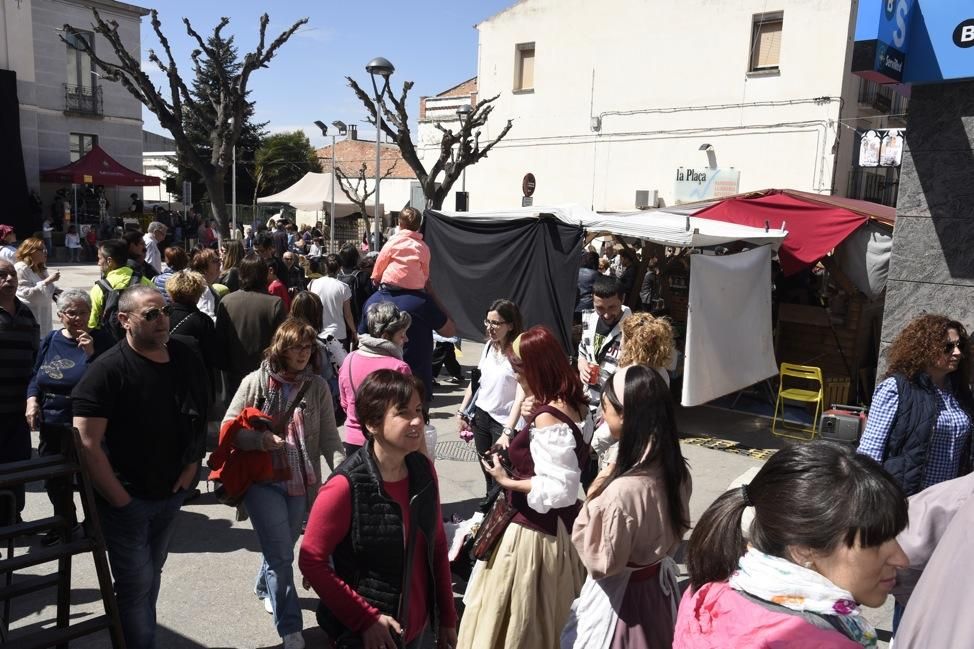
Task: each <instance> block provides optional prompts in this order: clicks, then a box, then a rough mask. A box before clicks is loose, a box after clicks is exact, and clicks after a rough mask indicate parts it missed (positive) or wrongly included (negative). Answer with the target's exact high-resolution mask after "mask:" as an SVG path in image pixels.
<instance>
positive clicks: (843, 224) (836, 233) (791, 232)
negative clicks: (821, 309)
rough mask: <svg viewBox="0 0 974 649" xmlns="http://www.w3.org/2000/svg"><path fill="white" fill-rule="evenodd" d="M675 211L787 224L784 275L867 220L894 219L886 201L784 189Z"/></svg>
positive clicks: (751, 223)
mask: <svg viewBox="0 0 974 649" xmlns="http://www.w3.org/2000/svg"><path fill="white" fill-rule="evenodd" d="M678 211H679V212H681V213H683V214H686V215H693V216H692V217H691V218H694V217H696V218H699V219H701V220H709V219H713V220H716V221H723V222H727V223H736V224H739V225H746V226H752V227H760V228H763V227H765V226H769V227H770V228H772V229H774V228H782V227H785V228H786V229H787V230H788V236H787V237H786V238H785V240H784V243H782V245H781V249H780V250H779V251H778V258H779V260H780V262H781V269H782V271H783V272H784V273H785V275H792V274H794V273H797V272H798V271H800V270H801V269H803V268H805V267H807V266H810V265H812V264H814V263H816V262H817V261H819V260H820V259H822V257H824V256H826V255H827V254H829V252H831V251H832V250H833V249H834V248H836V247H837V246H838V245H839V244H840V243H842V242H843V241H845V240H846V239H847V238H848V237H849V236H850V235H851V234H852V233H853V232H855V231H856V230H857V229H859V228H860V227H861V226H862V225H864V224H865V223H867V222H868V221H875V222H877V223H881V224H884V225H887V226H891V225H892V224H893V222H894V221H895V219H896V210H895V209H894V208H892V207H887V206H885V205H879V204H877V203H871V202H869V201H860V200H855V199H851V198H842V197H839V196H822V195H819V194H811V193H808V192H800V191H795V190H782V189H766V190H762V191H759V192H751V193H748V194H739V195H737V196H729V197H727V198H723V199H720V200H717V201H707V202H701V203H693V204H687V205H681V206H680V207H679V208H678Z"/></svg>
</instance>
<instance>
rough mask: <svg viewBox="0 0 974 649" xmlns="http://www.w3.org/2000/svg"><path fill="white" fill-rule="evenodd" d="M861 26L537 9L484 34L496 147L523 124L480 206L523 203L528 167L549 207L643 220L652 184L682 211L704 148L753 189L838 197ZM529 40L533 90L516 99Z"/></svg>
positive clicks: (491, 160) (846, 15)
mask: <svg viewBox="0 0 974 649" xmlns="http://www.w3.org/2000/svg"><path fill="white" fill-rule="evenodd" d="M770 11H783V13H784V23H783V36H782V50H781V60H780V74H779V75H776V76H765V77H754V76H751V77H749V76H748V74H747V71H748V63H749V52H750V39H751V26H752V17H753V15H754V14H758V13H761V12H770ZM853 18H854V15H853V12H852V3H850V2H848V1H845V0H778V1H777V2H776V3H773V4H771V3H768V2H767V1H766V0H736V1H734V2H715V1H714V0H684V1H681V2H664V1H663V0H603V1H602V2H599V3H595V2H590V1H588V0H525V1H524V2H521V3H519V4H517V5H515V6H513V7H512V8H510V9H509V10H508V11H506V12H504V13H502V14H499V15H498V16H495V17H494V18H492V19H489V20H487V21H485V22H483V23H481V24H480V25H478V29H479V31H480V55H479V56H480V60H479V65H478V75H479V76H478V82H479V89H478V94H479V97H480V98H482V99H486V98H489V97H492V96H494V95H498V94H499V95H500V96H499V98H498V99H497V102H496V110H495V111H494V113H493V115H492V116H491V119H490V122H489V123H488V125H487V126H486V127H485V128H484V129H483V135H482V139H481V142H484V141H485V140H488V139H490V138H492V137H495V136H496V135H497V134H498V133H499V131H500V129H501V128H502V127H503V125H504V124H505V123H506V120H507V119H513V120H514V128H513V129H512V130H511V132H510V133H509V134H508V136H507V138H505V140H504V141H502V142H501V143H500V144H498V145H497V147H495V148H494V149H493V151H492V152H491V153H490V155H489V157H488V158H486V159H485V160H483V161H481V162H480V163H479V164H477V165H475V166H473V167H470V168H469V169H468V171H467V190H468V191H469V192H470V201H471V204H472V207H473V209H489V208H494V207H506V206H511V205H519V204H520V201H521V179H522V177H523V176H524V174H525V173H527V172H531V173H533V174H534V175H535V177H536V179H537V189H536V192H535V195H534V202H535V204H536V205H543V204H553V203H565V202H574V203H579V204H581V205H585V206H591V207H593V208H594V209H596V210H632V209H634V206H635V205H634V199H635V191H636V190H637V189H648V190H653V189H657V190H659V195H660V198H661V199H662V200H663V202H664V203H665V204H672V203H673V193H674V177H675V173H676V169H677V167H681V166H683V167H695V168H702V167H706V166H707V162H708V161H707V157H706V155H705V154H704V153H702V152H700V151H699V150H698V149H699V146H700V145H701V144H704V143H707V144H711V145H713V147H714V149H715V153H716V159H717V164H718V166H720V167H722V168H727V167H734V168H736V169H738V170H740V171H741V182H740V189H741V191H746V190H751V189H760V188H765V187H789V188H794V189H801V190H808V191H818V192H825V193H829V192H830V189H831V183H832V165H833V155H832V153H831V149H832V145H833V143H834V139H835V129H836V128H837V126H836V125H835V124H834V123H831V124H830V120H835V119H836V118H837V117H838V115H839V97H840V95H841V94H842V90H843V78H844V76H846V72H845V71H846V69H847V65H846V55H847V49H848V46H849V36H850V26H851V21H852V19H853ZM528 42H534V43H535V69H534V79H535V83H534V86H535V87H534V91H533V92H530V93H514V92H513V91H512V90H513V82H514V68H515V46H516V45H517V44H518V43H528ZM819 97H826V98H828V99H825V100H821V101H814V99H815V98H819ZM717 105H720V106H722V107H720V108H717V107H715V106H717ZM708 106H710V107H711V108H703V107H708ZM664 109H665V110H664ZM670 109H672V110H670ZM593 117H601V131H600V132H598V133H596V132H593V131H592V130H591V128H590V125H591V121H592V118H593ZM420 131H421V133H420V140H421V141H423V142H424V143H427V144H426V146H427V147H430V145H431V144H432V143H433V142H436V141H438V140H439V138H438V137H436V136H435V135H433V133H434V132H435V131H434V129H433V127H432V126H431V125H428V124H424V125H421V127H420ZM423 153H424V154H425V156H426V159H429V158H430V157H431V156H432V155H435V151H434V150H433V149H432V148H426V149H425V150H424V151H423ZM458 186H459V183H457V185H456V186H455V188H456V189H459V187H458ZM453 200H454V199H453V197H452V196H451V197H449V198H448V199H447V201H446V202H445V203H444V205H445V206H452V205H453Z"/></svg>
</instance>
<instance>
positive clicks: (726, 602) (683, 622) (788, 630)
mask: <svg viewBox="0 0 974 649" xmlns="http://www.w3.org/2000/svg"><path fill="white" fill-rule="evenodd" d="M726 647H734V648H735V649H806V648H807V649H862V645H860V644H859V643H858V642H855V641H853V640H850V639H848V638H846V637H845V636H844V635H842V634H841V633H839V632H838V631H826V630H824V629H819V628H818V627H816V626H813V625H811V624H809V623H808V622H806V621H805V620H803V619H802V618H801V617H799V616H797V615H788V614H787V613H776V612H774V611H770V610H768V609H766V608H763V607H761V606H759V605H758V604H755V603H754V602H751V601H749V600H747V599H745V598H744V597H742V596H741V595H740V593H738V592H736V591H735V590H733V589H732V588H731V587H730V586H728V585H727V582H712V583H709V584H704V585H703V586H702V587H701V588H700V590H698V591H696V592H694V591H693V590H687V592H686V593H684V595H683V599H682V600H681V601H680V610H679V612H678V613H677V615H676V629H675V630H674V632H673V649H725V648H726Z"/></svg>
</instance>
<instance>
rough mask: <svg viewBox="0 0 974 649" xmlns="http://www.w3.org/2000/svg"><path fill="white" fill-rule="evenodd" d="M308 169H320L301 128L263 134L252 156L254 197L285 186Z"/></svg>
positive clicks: (313, 150) (299, 177) (298, 178)
mask: <svg viewBox="0 0 974 649" xmlns="http://www.w3.org/2000/svg"><path fill="white" fill-rule="evenodd" d="M309 171H314V172H321V164H320V163H319V162H318V156H317V154H316V153H315V149H314V147H312V146H311V141H310V140H309V139H308V136H307V135H305V134H304V131H291V132H285V133H275V134H274V135H269V136H267V137H265V138H264V141H263V142H262V143H261V145H260V148H259V149H257V154H256V155H255V156H254V178H255V183H254V201H255V202H256V199H257V196H260V195H267V194H275V193H277V192H279V191H281V190H283V189H287V188H288V187H290V186H291V185H293V184H294V183H296V182H297V181H299V180H301V178H302V177H303V176H304V175H305V174H306V173H308V172H309Z"/></svg>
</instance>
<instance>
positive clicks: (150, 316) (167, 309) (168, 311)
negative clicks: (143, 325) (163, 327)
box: [139, 304, 172, 322]
mask: <svg viewBox="0 0 974 649" xmlns="http://www.w3.org/2000/svg"><path fill="white" fill-rule="evenodd" d="M139 315H140V316H141V317H142V319H143V320H145V321H146V322H153V321H154V320H155V319H156V318H158V317H159V316H161V315H164V316H166V317H167V318H168V317H169V316H171V315H172V305H170V304H167V305H166V306H164V307H162V308H161V309H160V308H158V307H156V308H154V309H149V310H148V311H145V312H143V313H140V314H139Z"/></svg>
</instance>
